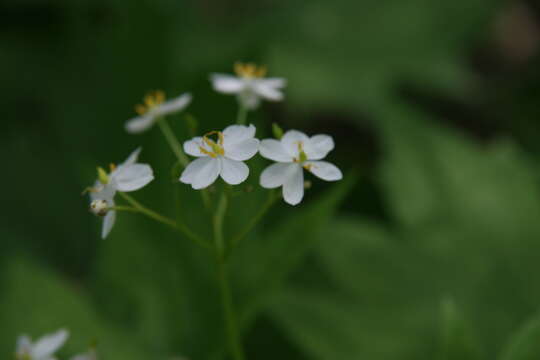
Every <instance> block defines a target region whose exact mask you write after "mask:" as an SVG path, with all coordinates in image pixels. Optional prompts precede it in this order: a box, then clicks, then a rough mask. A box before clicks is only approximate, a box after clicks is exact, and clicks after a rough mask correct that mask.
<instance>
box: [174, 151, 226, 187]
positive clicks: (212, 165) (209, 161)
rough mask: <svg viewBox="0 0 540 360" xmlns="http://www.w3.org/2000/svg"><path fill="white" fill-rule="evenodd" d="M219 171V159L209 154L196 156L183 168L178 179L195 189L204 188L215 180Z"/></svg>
mask: <svg viewBox="0 0 540 360" xmlns="http://www.w3.org/2000/svg"><path fill="white" fill-rule="evenodd" d="M220 171H221V161H219V159H217V158H212V157H209V156H205V157H201V158H198V159H196V160H194V161H192V162H191V163H189V165H188V166H187V167H186V168H185V169H184V171H183V172H182V176H180V181H181V182H183V183H184V184H190V185H191V187H193V188H194V189H196V190H199V189H204V188H206V187H208V186H209V185H211V184H212V183H213V182H214V181H216V179H217V177H218V175H219V173H220Z"/></svg>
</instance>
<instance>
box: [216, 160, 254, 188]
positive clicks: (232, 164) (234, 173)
mask: <svg viewBox="0 0 540 360" xmlns="http://www.w3.org/2000/svg"><path fill="white" fill-rule="evenodd" d="M220 160H221V174H220V175H221V178H222V179H223V180H224V181H225V182H226V183H227V184H231V185H238V184H240V183H241V182H244V181H245V180H246V179H247V177H248V175H249V168H248V167H247V165H246V164H244V163H243V162H242V161H236V160H231V159H227V158H226V157H222V158H221V159H220Z"/></svg>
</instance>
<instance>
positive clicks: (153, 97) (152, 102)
mask: <svg viewBox="0 0 540 360" xmlns="http://www.w3.org/2000/svg"><path fill="white" fill-rule="evenodd" d="M164 102H165V93H164V92H163V91H161V90H156V91H151V92H149V93H148V94H147V95H146V96H145V97H144V98H143V104H137V105H135V111H136V112H137V114H139V115H144V114H146V113H147V112H148V111H150V110H151V109H152V108H155V107H156V106H158V105H161V104H163V103H164Z"/></svg>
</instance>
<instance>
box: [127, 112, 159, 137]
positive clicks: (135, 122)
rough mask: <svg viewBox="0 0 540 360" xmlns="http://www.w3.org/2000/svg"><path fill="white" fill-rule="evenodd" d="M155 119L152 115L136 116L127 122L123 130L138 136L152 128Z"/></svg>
mask: <svg viewBox="0 0 540 360" xmlns="http://www.w3.org/2000/svg"><path fill="white" fill-rule="evenodd" d="M155 119H156V118H155V116H154V115H153V114H146V115H143V116H138V117H136V118H133V119H130V120H128V121H127V122H126V124H125V125H124V128H125V129H126V131H127V132H128V133H130V134H139V133H142V132H143V131H145V130H148V129H149V128H150V127H152V125H153V124H154V120H155Z"/></svg>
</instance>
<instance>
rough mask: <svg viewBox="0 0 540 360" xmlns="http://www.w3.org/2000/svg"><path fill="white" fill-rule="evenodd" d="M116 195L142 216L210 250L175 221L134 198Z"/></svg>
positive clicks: (186, 228) (208, 246)
mask: <svg viewBox="0 0 540 360" xmlns="http://www.w3.org/2000/svg"><path fill="white" fill-rule="evenodd" d="M118 194H120V196H122V197H123V198H124V200H126V201H127V202H128V203H129V204H130V205H131V206H133V209H135V210H136V211H138V212H140V213H141V214H144V215H146V216H148V217H149V218H151V219H154V220H156V221H158V222H160V223H163V224H165V225H168V226H170V227H172V228H173V229H175V230H178V231H180V232H181V233H182V234H184V235H185V236H186V237H187V238H188V239H190V240H191V241H193V242H194V243H196V244H197V245H199V246H201V247H203V248H206V249H210V245H208V243H207V242H206V241H204V240H202V239H201V238H200V237H199V236H198V235H197V234H195V233H194V232H192V231H191V230H190V229H189V228H188V227H187V226H185V225H184V224H182V223H179V222H176V221H174V220H172V219H169V218H168V217H165V216H163V215H161V214H159V213H157V212H155V211H154V210H150V209H148V208H147V207H145V206H144V205H142V204H141V203H140V202H138V201H137V200H135V199H134V198H132V197H131V196H129V195H128V194H126V193H123V192H119V193H118ZM126 210H127V209H126Z"/></svg>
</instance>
